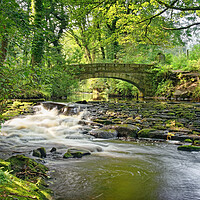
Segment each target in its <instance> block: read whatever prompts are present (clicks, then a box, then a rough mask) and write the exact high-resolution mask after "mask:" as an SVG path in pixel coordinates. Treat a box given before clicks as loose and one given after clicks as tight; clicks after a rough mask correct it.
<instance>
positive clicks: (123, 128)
mask: <svg viewBox="0 0 200 200" xmlns="http://www.w3.org/2000/svg"><path fill="white" fill-rule="evenodd" d="M112 128H113V129H114V130H116V131H117V137H125V138H127V137H134V138H137V137H138V136H137V133H138V131H139V127H137V126H134V125H131V124H117V125H114V126H112Z"/></svg>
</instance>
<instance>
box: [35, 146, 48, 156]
mask: <svg viewBox="0 0 200 200" xmlns="http://www.w3.org/2000/svg"><path fill="white" fill-rule="evenodd" d="M33 156H35V157H39V158H46V149H45V148H44V147H40V148H38V149H36V150H33Z"/></svg>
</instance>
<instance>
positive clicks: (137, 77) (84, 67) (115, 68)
mask: <svg viewBox="0 0 200 200" xmlns="http://www.w3.org/2000/svg"><path fill="white" fill-rule="evenodd" d="M77 66H78V67H79V69H80V73H79V74H78V75H77V78H79V79H80V80H84V79H90V78H114V79H120V80H123V81H127V82H129V83H132V84H133V85H135V86H136V87H137V88H138V89H139V90H140V92H141V93H143V95H144V96H153V84H152V79H153V77H154V75H155V74H154V73H153V72H152V70H151V69H152V68H154V67H155V65H148V64H117V63H96V64H79V65H76V67H77Z"/></svg>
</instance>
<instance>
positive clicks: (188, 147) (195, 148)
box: [177, 145, 200, 151]
mask: <svg viewBox="0 0 200 200" xmlns="http://www.w3.org/2000/svg"><path fill="white" fill-rule="evenodd" d="M177 149H178V150H182V151H200V147H199V146H194V145H182V146H179V147H178V148H177Z"/></svg>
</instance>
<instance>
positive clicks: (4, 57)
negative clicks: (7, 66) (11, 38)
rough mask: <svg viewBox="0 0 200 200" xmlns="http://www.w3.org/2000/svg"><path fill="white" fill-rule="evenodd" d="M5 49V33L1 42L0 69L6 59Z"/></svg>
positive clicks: (6, 42) (6, 38)
mask: <svg viewBox="0 0 200 200" xmlns="http://www.w3.org/2000/svg"><path fill="white" fill-rule="evenodd" d="M3 28H4V30H5V29H6V27H5V26H3ZM7 47H8V36H7V33H6V31H5V32H4V34H3V37H2V40H1V49H0V66H1V67H2V66H3V64H4V61H5V59H6V54H7Z"/></svg>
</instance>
